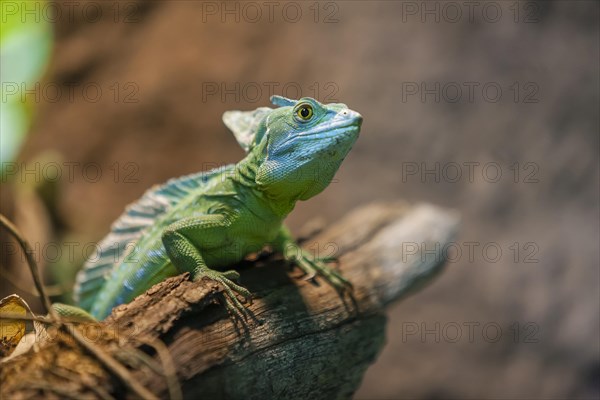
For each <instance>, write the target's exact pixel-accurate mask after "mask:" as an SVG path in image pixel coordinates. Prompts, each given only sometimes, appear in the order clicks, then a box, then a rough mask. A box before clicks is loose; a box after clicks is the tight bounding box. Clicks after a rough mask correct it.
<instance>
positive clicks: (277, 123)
mask: <svg viewBox="0 0 600 400" xmlns="http://www.w3.org/2000/svg"><path fill="white" fill-rule="evenodd" d="M271 101H272V102H273V103H274V104H275V105H277V106H280V107H279V108H275V109H270V108H265V107H263V108H259V109H257V110H255V111H250V112H240V111H231V112H228V113H225V115H224V116H223V120H224V122H225V123H226V125H227V126H228V127H229V128H230V129H232V130H233V132H234V135H235V136H236V139H237V140H238V142H239V143H240V145H241V146H242V147H243V148H244V149H245V150H246V151H247V152H248V154H247V156H246V157H245V158H244V159H243V160H241V161H240V162H239V163H238V164H237V165H235V166H230V167H225V168H222V169H220V170H218V171H213V172H209V173H208V174H203V175H202V176H199V177H198V178H194V179H201V178H202V179H205V181H202V184H201V185H198V187H195V188H193V189H191V190H190V191H189V193H186V194H185V195H184V196H182V197H181V198H178V199H177V201H176V202H175V203H174V204H171V205H170V206H169V207H168V208H167V209H166V211H165V212H163V213H161V214H160V215H159V216H157V217H156V219H154V220H153V221H152V224H151V225H150V226H148V227H147V228H145V229H143V230H142V231H141V232H140V234H139V235H138V237H136V238H135V241H134V243H135V249H134V251H129V252H128V253H127V254H126V256H125V257H123V258H121V259H119V260H118V261H117V262H116V263H115V265H114V266H112V267H111V271H110V273H108V274H107V275H105V278H104V279H105V281H103V282H102V284H101V286H98V287H99V288H98V289H97V290H96V289H94V290H95V291H94V292H92V294H91V295H90V293H86V292H85V285H86V282H87V281H88V280H90V276H91V271H93V269H94V266H95V265H94V263H93V262H89V263H88V265H86V267H85V269H84V270H83V271H82V272H80V275H81V276H80V277H78V284H79V285H80V286H78V287H77V288H76V292H77V291H79V293H80V295H79V296H80V304H88V307H87V308H88V311H89V312H90V314H91V315H92V316H93V317H95V318H97V319H103V318H105V317H106V316H107V315H109V314H110V312H111V310H112V308H114V307H115V306H117V305H119V304H123V303H128V302H130V301H131V300H133V298H134V297H136V296H137V295H139V294H141V293H143V292H144V291H146V290H147V289H149V288H150V287H151V286H152V285H153V284H156V283H158V282H160V281H162V280H164V279H166V278H167V277H169V276H174V275H178V274H181V273H184V272H189V273H190V274H191V276H192V278H193V279H194V280H198V279H201V278H204V277H208V278H210V279H212V280H215V281H217V282H219V283H221V284H222V285H223V287H224V288H225V295H226V306H227V307H228V309H229V310H230V311H233V312H234V313H236V314H238V315H240V314H241V315H246V314H245V313H246V312H247V311H246V309H245V307H244V306H243V305H242V303H241V302H240V299H238V295H239V296H241V298H243V299H246V300H247V299H250V298H251V293H250V292H249V291H248V290H247V289H246V288H244V287H242V286H240V285H239V284H238V283H236V281H237V280H238V278H239V274H238V273H237V272H236V271H234V270H227V271H222V270H219V269H222V268H223V267H227V266H230V265H232V264H235V263H236V262H239V261H240V260H242V259H243V258H244V257H245V256H246V255H248V254H249V253H252V252H257V251H260V250H261V249H262V248H263V247H264V246H265V245H266V244H269V245H271V246H273V248H274V250H276V251H278V252H281V253H283V255H284V257H285V259H286V260H288V261H290V262H292V263H294V264H295V265H296V266H298V267H299V268H300V269H302V270H303V271H304V273H305V274H306V275H307V277H308V278H310V279H312V278H314V277H315V276H316V275H319V276H321V277H323V278H324V279H325V280H327V281H328V282H329V283H331V284H332V285H333V286H334V287H335V288H336V289H339V290H340V291H343V290H346V289H349V288H351V286H350V283H349V282H348V281H347V280H346V279H344V278H343V277H342V276H341V275H340V274H338V273H337V272H335V271H334V270H332V269H330V268H329V267H328V266H327V264H326V261H329V260H320V259H314V258H313V257H312V255H310V254H309V253H307V252H305V251H304V250H302V249H301V248H300V247H299V246H298V245H297V244H296V242H295V241H294V240H293V238H292V237H291V235H290V233H289V231H288V230H287V228H285V226H284V225H283V220H284V219H285V217H286V216H287V215H288V214H289V213H290V212H291V211H292V209H293V208H294V205H295V204H296V202H297V201H298V200H307V199H309V198H311V197H313V196H315V195H316V194H318V193H320V192H321V191H322V190H323V189H325V188H326V187H327V186H328V184H329V183H330V182H331V179H332V178H333V176H334V174H335V173H336V171H337V170H338V168H339V166H340V164H341V163H342V161H343V159H344V158H345V157H346V155H347V154H348V152H349V151H350V149H351V147H352V145H353V144H354V142H355V141H356V139H357V137H358V134H359V131H360V126H361V123H362V117H361V116H360V114H358V113H357V112H355V111H352V110H349V109H348V107H347V106H346V105H345V104H338V103H336V104H327V105H324V104H321V103H319V102H318V101H316V100H314V99H312V98H302V99H300V100H298V101H295V100H290V99H286V98H283V97H279V96H273V98H272V100H271ZM209 175H210V176H209ZM207 176H208V178H207ZM184 178H186V177H184ZM184 178H180V179H184ZM188 179H189V178H188ZM169 184H171V185H173V184H172V183H170V182H169V183H167V185H165V186H168V185H169ZM159 189H160V188H159ZM126 213H127V212H126ZM130 214H131V210H130ZM115 229H117V228H115ZM117 230H118V229H117ZM113 232H114V230H113ZM92 281H93V280H92ZM94 284H95V283H94ZM95 287H96V286H94V288H95ZM90 292H91V291H90ZM70 312H72V310H70Z"/></svg>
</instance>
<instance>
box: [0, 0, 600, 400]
mask: <svg viewBox="0 0 600 400" xmlns="http://www.w3.org/2000/svg"><path fill="white" fill-rule="evenodd" d="M71 3H72V2H71ZM466 3H469V2H466ZM466 3H463V2H435V1H427V2H420V1H417V2H400V1H398V2H394V1H348V2H344V1H336V2H321V3H316V2H295V3H291V5H290V4H289V3H281V2H273V3H269V2H245V3H226V4H225V3H221V2H205V3H202V2H199V1H172V2H135V1H125V2H121V3H120V6H118V7H116V6H115V3H113V2H106V3H104V2H86V1H81V2H80V5H79V6H73V5H72V4H71V5H70V6H67V5H66V3H60V2H59V3H58V4H59V5H60V7H62V9H63V11H64V14H63V17H62V18H60V19H59V20H58V21H57V22H56V24H55V27H54V28H55V33H56V44H55V49H54V52H53V56H52V61H51V65H50V68H49V70H48V72H47V74H46V76H45V78H44V82H45V84H46V85H48V84H58V85H59V87H60V88H62V90H63V91H62V96H60V99H59V100H58V101H50V99H49V98H48V96H44V95H43V94H42V96H41V100H40V101H39V104H36V107H37V109H36V117H35V120H34V124H33V128H32V130H31V134H30V135H29V137H28V139H27V142H26V144H25V146H24V147H23V149H22V151H21V154H20V157H19V161H23V162H30V163H33V162H36V160H40V159H42V160H48V159H50V160H54V161H56V162H58V163H59V165H60V166H61V167H62V168H63V177H62V179H61V180H60V181H59V182H58V184H56V185H54V186H53V189H52V191H50V192H49V191H48V190H46V189H40V190H41V192H42V198H43V199H44V201H45V202H46V206H47V207H49V212H50V214H49V215H50V217H49V220H48V221H49V223H48V232H46V233H39V232H38V233H35V232H32V233H31V235H30V236H29V237H34V238H35V237H38V238H44V240H54V241H58V242H64V241H65V240H74V241H76V242H77V243H79V244H80V245H78V246H75V252H76V254H77V255H76V256H75V258H76V260H75V262H74V263H75V264H76V263H78V262H80V260H79V259H78V257H79V258H81V257H82V256H81V251H82V245H81V244H82V243H88V242H89V241H94V240H98V239H99V238H101V237H102V236H103V235H104V234H105V233H106V232H107V230H108V229H109V226H110V223H111V222H112V220H113V219H114V218H116V217H117V216H118V215H119V214H120V212H121V211H122V209H123V207H124V205H126V204H127V203H128V202H131V201H133V200H135V199H136V198H137V197H138V196H140V194H141V193H143V192H144V190H146V189H147V188H148V187H149V186H150V185H152V184H154V183H160V182H162V181H164V180H166V179H168V178H170V177H173V176H178V175H181V174H185V173H190V172H193V171H197V170H200V169H210V168H212V167H214V166H216V165H220V164H225V163H232V162H236V161H237V160H239V159H240V158H241V157H242V156H243V152H242V150H241V149H239V148H238V146H237V144H236V142H235V140H234V139H233V137H232V135H231V134H229V132H228V131H227V130H226V128H225V127H224V126H223V124H222V123H221V115H222V113H223V112H224V111H226V110H230V109H244V110H246V109H253V108H256V107H259V106H266V105H268V104H269V103H268V98H269V95H270V94H280V95H288V96H290V97H298V95H305V96H312V97H317V98H318V99H319V100H321V101H324V102H331V101H341V102H345V103H347V104H348V105H349V106H350V107H351V108H353V109H355V110H357V111H359V112H360V113H361V114H362V115H363V116H364V121H365V122H364V125H363V130H362V134H361V137H360V139H359V141H358V142H357V144H356V146H355V148H354V149H353V150H352V152H351V153H350V155H349V156H348V158H347V160H346V161H345V163H344V164H343V166H342V168H341V170H340V171H339V173H338V175H337V177H336V182H335V183H332V184H331V185H330V187H329V188H328V189H327V190H326V191H325V192H324V193H322V194H321V195H319V196H318V197H316V198H314V199H311V200H310V201H308V202H305V203H302V204H299V205H298V206H297V208H296V210H295V211H294V213H293V214H292V215H291V217H290V218H289V223H290V225H291V227H292V228H293V229H295V230H296V231H297V230H298V228H299V227H300V226H301V225H302V224H303V222H305V221H306V220H308V219H311V218H313V217H322V218H324V219H325V220H326V221H333V220H335V219H337V218H339V217H340V216H342V215H344V214H345V213H347V212H348V211H349V210H351V209H352V208H354V207H357V206H358V205H361V204H365V203H368V202H371V201H376V200H395V199H406V200H409V201H411V202H431V203H434V204H438V205H442V206H447V207H450V208H455V209H458V210H459V211H460V212H461V214H462V218H463V226H462V230H461V233H460V237H459V238H458V239H457V245H456V246H455V248H454V249H453V250H452V251H451V256H452V257H453V261H452V262H450V263H449V264H448V267H447V269H446V271H445V272H444V273H443V274H442V275H441V276H440V277H439V278H438V279H437V280H436V281H435V282H434V283H433V284H432V285H430V286H428V287H427V288H425V289H424V290H423V291H421V292H420V293H418V294H416V295H414V296H413V297H410V298H408V299H406V300H405V301H403V302H402V303H400V304H397V305H396V306H395V307H394V308H393V309H392V310H391V312H390V313H389V325H388V339H387V340H388V343H387V345H386V347H385V348H384V350H383V352H382V354H381V355H380V357H379V359H378V360H377V361H376V363H375V364H374V365H373V366H372V367H371V368H370V370H369V371H368V373H367V375H366V377H365V379H364V382H363V385H362V387H361V389H360V390H359V392H358V393H357V394H356V397H357V398H386V399H387V398H429V399H431V398H490V399H491V398H493V399H498V398H502V399H523V398H544V399H562V398H598V396H599V392H600V383H599V378H598V377H599V376H600V374H599V372H600V356H599V352H600V344H599V325H600V319H599V315H600V313H599V308H600V307H599V302H600V294H599V268H598V267H599V254H598V249H599V228H598V221H599V218H600V215H599V198H598V197H599V188H598V182H599V162H598V157H599V152H598V149H599V135H598V133H599V118H598V110H599V65H598V64H599V45H600V43H599V34H600V32H599V29H598V28H599V26H598V25H599V22H598V21H599V18H598V17H599V3H598V2H593V1H574V2H568V1H564V2H563V1H552V2H539V3H538V2H516V1H514V2H513V1H498V2H475V3H473V4H471V3H469V5H466ZM89 4H93V6H90V7H89V8H88V9H87V10H86V11H85V12H83V10H84V8H85V7H86V5H89ZM68 7H71V10H72V11H74V12H72V13H69V11H68ZM73 7H75V8H73ZM43 87H44V86H42V88H43ZM469 88H472V91H470V89H469ZM298 92H300V93H298ZM69 93H71V94H72V95H69ZM48 150H52V151H53V152H48ZM54 161H53V162H54ZM90 163H91V164H90ZM69 165H71V166H72V167H69ZM90 165H91V166H90ZM69 168H72V172H73V173H72V176H67V173H68V169H69ZM97 170H100V171H101V176H100V177H98V178H96V175H97ZM428 171H430V172H428ZM457 173H460V175H457ZM471 173H472V175H471ZM498 174H501V175H498ZM22 180H23V179H22V178H20V177H17V179H15V182H14V183H16V186H14V187H8V185H5V184H4V182H3V191H2V192H3V193H2V200H3V202H2V209H3V212H6V213H8V214H9V215H14V214H15V213H17V214H19V213H20V214H21V215H27V214H28V213H29V212H33V211H31V210H33V209H34V208H27V209H26V210H25V211H23V209H22V208H23V204H21V203H19V202H15V194H14V193H15V191H16V192H18V191H19V189H18V185H19V182H20V181H22ZM15 203H17V204H15ZM32 207H33V206H32ZM19 209H21V210H20V211H19ZM22 218H25V219H27V216H25V217H22ZM29 218H31V215H30V217H29ZM33 225H36V223H34V224H33ZM24 229H25V230H27V229H26V228H24ZM36 235H37V236H36ZM39 240H40V241H41V240H42V239H39ZM33 241H34V242H35V239H33ZM42 243H43V242H42ZM470 249H472V253H471V254H469V250H470ZM498 250H499V251H501V254H496V252H497V251H498ZM456 251H460V254H458V253H456ZM58 264H60V263H58ZM26 284H27V283H26ZM2 286H3V287H2V292H3V293H2V294H4V293H5V292H15V291H16V289H14V287H13V286H12V285H11V284H9V283H8V282H6V281H4V280H3V285H2ZM499 329H500V330H501V331H500V330H499Z"/></svg>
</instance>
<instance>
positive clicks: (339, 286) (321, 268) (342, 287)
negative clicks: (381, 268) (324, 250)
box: [291, 251, 353, 293]
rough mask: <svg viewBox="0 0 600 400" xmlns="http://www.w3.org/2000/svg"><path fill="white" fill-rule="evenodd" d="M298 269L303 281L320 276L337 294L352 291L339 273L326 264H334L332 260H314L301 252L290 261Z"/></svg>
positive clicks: (350, 284) (348, 282) (349, 284)
mask: <svg viewBox="0 0 600 400" xmlns="http://www.w3.org/2000/svg"><path fill="white" fill-rule="evenodd" d="M291 261H292V262H294V264H296V266H298V268H300V269H301V270H302V271H303V272H304V274H305V275H306V276H305V277H304V279H305V280H308V281H314V280H315V277H316V276H317V275H320V276H322V277H323V278H324V279H325V280H326V281H327V282H328V283H329V284H331V286H333V287H334V288H335V289H336V290H337V291H338V292H341V293H343V292H345V291H347V290H349V291H352V289H353V287H352V283H350V281H349V280H347V279H346V278H344V277H343V276H342V275H341V274H340V273H339V272H337V271H336V270H334V269H333V268H330V267H329V266H328V265H327V263H331V262H336V263H337V259H334V258H323V259H315V258H313V257H311V256H310V255H307V254H305V253H304V251H303V252H301V253H300V254H299V255H298V256H296V257H294V258H293V259H292V260H291Z"/></svg>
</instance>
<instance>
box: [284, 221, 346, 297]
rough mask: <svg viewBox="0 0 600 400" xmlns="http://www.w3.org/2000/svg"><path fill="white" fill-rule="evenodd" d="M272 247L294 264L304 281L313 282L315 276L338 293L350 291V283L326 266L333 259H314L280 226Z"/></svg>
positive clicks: (287, 230)
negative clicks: (302, 275) (319, 277)
mask: <svg viewBox="0 0 600 400" xmlns="http://www.w3.org/2000/svg"><path fill="white" fill-rule="evenodd" d="M274 245H275V246H274V247H275V250H276V251H279V252H281V253H282V254H283V257H284V258H285V259H286V261H289V262H292V263H294V264H295V265H296V266H297V267H298V268H300V269H301V270H302V271H303V272H304V273H305V275H306V278H305V279H307V280H313V279H314V278H315V276H316V275H320V276H322V277H323V278H325V280H326V281H327V282H329V283H330V284H331V285H332V286H333V287H334V288H335V289H336V290H337V291H339V292H344V291H346V290H352V284H351V283H350V281H348V280H347V279H346V278H344V277H343V276H342V275H341V274H340V273H338V272H337V271H335V270H334V269H332V268H330V267H329V266H328V265H327V263H328V262H331V261H333V260H334V259H333V258H331V257H328V258H321V259H319V258H315V257H314V256H313V255H312V254H310V253H309V252H307V251H306V250H304V249H302V247H300V245H298V243H296V241H295V240H294V239H293V237H292V234H291V233H290V231H289V229H287V228H286V227H285V226H283V225H282V226H281V229H280V230H279V233H278V235H277V238H276V239H275V243H274Z"/></svg>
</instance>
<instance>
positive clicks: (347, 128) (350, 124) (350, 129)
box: [299, 118, 362, 139]
mask: <svg viewBox="0 0 600 400" xmlns="http://www.w3.org/2000/svg"><path fill="white" fill-rule="evenodd" d="M361 123H362V118H361V119H360V120H358V121H355V120H349V121H342V122H340V123H339V124H336V125H333V126H327V127H325V128H321V129H318V130H314V131H308V132H305V133H302V134H301V135H299V137H302V138H309V137H314V136H317V135H318V136H320V139H321V138H322V139H329V138H334V137H339V136H344V137H345V136H349V135H351V134H358V132H360V125H361Z"/></svg>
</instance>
